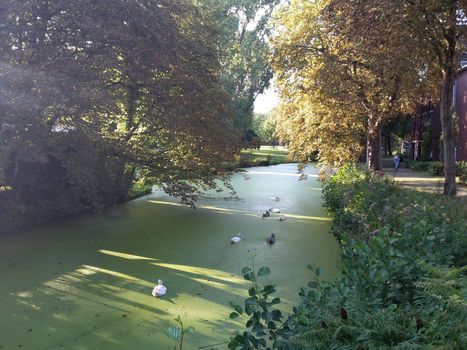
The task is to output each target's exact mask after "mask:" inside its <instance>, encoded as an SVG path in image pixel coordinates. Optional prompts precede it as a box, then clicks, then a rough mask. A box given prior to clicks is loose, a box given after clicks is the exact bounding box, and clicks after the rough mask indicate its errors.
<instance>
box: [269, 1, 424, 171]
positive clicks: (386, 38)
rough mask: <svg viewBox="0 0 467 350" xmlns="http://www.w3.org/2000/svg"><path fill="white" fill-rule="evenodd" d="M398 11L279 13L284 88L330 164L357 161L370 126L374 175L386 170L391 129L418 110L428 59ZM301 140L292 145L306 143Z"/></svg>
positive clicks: (356, 6)
mask: <svg viewBox="0 0 467 350" xmlns="http://www.w3.org/2000/svg"><path fill="white" fill-rule="evenodd" d="M399 7H400V3H399V2H398V1H389V0H378V1H371V2H368V1H344V0H319V1H314V2H308V1H303V0H293V1H291V3H290V5H289V6H286V7H285V8H284V9H283V10H282V11H280V12H279V13H278V16H277V24H278V28H279V29H280V32H279V34H278V35H277V37H275V39H274V41H273V44H274V58H273V67H274V69H275V72H276V73H277V76H278V79H277V81H278V85H279V88H280V90H281V93H282V96H283V100H284V103H286V104H290V103H292V104H295V105H296V106H295V107H293V108H292V109H294V110H295V113H298V115H300V117H298V119H297V120H298V122H299V124H302V125H304V126H303V128H306V129H307V130H310V131H312V134H311V135H312V138H313V139H310V140H309V142H311V145H312V146H311V148H312V149H313V150H315V151H317V152H318V156H319V159H320V160H321V161H323V162H326V163H332V164H339V163H341V162H343V161H347V160H354V161H355V160H356V159H357V158H358V157H359V156H360V154H359V153H358V151H359V150H360V149H361V143H362V135H361V133H360V130H361V128H362V126H364V128H365V129H366V131H365V134H366V138H367V141H366V149H367V157H366V158H367V165H368V168H369V169H372V170H381V129H382V126H383V123H384V121H385V120H389V119H391V118H394V117H395V116H397V115H398V114H400V113H404V112H408V111H410V110H412V109H413V108H414V106H415V102H416V100H417V98H416V97H417V95H418V94H419V87H420V81H421V80H422V79H423V77H422V76H421V75H420V71H421V68H420V67H421V57H422V54H421V53H420V52H419V51H417V50H414V45H415V42H414V41H413V40H410V36H409V34H407V31H406V29H407V23H406V22H407V21H406V19H405V16H404V13H403V12H402V11H400V9H399ZM302 108H303V109H302ZM286 127H287V126H286ZM333 133H336V137H333V136H332V135H333ZM294 136H296V135H292V138H291V143H292V144H293V143H294V142H296V141H298V142H303V141H302V139H301V138H297V139H295V138H294ZM336 145H338V146H337V147H336ZM296 148H297V149H298V147H296ZM309 151H310V149H307V153H309ZM352 152H357V153H355V154H353V155H352V154H351V153H352Z"/></svg>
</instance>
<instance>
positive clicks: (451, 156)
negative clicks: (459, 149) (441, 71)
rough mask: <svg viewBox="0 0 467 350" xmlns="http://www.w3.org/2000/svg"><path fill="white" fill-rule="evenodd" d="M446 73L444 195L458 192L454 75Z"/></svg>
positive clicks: (443, 111)
mask: <svg viewBox="0 0 467 350" xmlns="http://www.w3.org/2000/svg"><path fill="white" fill-rule="evenodd" d="M448 75H449V73H445V77H444V81H443V88H442V91H441V127H442V130H443V145H444V150H443V151H444V195H446V196H454V195H455V194H456V159H455V146H456V145H455V137H454V130H453V125H452V112H453V111H452V99H453V91H452V84H453V76H451V77H449V76H448Z"/></svg>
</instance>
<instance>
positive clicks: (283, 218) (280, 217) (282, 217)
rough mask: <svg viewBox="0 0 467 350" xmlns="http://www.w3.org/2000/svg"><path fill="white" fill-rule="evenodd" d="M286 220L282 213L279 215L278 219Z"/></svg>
mask: <svg viewBox="0 0 467 350" xmlns="http://www.w3.org/2000/svg"><path fill="white" fill-rule="evenodd" d="M285 220H287V218H286V217H285V215H284V214H282V215H281V216H279V221H285Z"/></svg>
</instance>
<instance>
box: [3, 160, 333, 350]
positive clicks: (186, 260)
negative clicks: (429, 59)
mask: <svg viewBox="0 0 467 350" xmlns="http://www.w3.org/2000/svg"><path fill="white" fill-rule="evenodd" d="M296 172H297V171H296V165H293V164H283V165H279V166H272V167H258V168H252V169H250V170H248V171H247V172H246V173H243V174H236V175H235V176H234V178H233V185H234V187H235V189H236V191H237V194H238V197H239V198H238V199H231V198H230V199H226V197H227V196H228V194H226V193H211V194H208V195H206V196H205V197H203V198H202V199H201V200H200V201H199V203H198V204H197V206H198V209H197V210H193V209H190V208H188V207H185V206H181V205H180V204H178V201H177V200H176V199H173V198H170V197H168V196H166V195H164V194H163V193H160V192H156V193H153V194H151V195H149V196H145V197H142V198H140V199H137V200H135V201H132V202H129V203H126V204H124V205H121V206H117V207H114V208H111V209H109V210H108V211H106V212H104V213H101V214H97V215H90V216H82V217H79V218H76V219H73V220H69V221H66V222H62V223H59V224H53V225H47V226H42V227H40V228H38V229H34V230H30V231H28V232H25V233H21V234H17V235H10V236H5V237H0V276H1V280H0V349H134V350H139V349H156V350H157V349H168V348H173V345H174V342H173V341H172V340H170V339H169V338H168V337H167V336H166V335H165V331H166V330H167V328H168V327H169V326H170V325H173V324H174V322H173V319H174V318H175V317H177V316H178V315H180V316H181V318H182V320H183V321H184V323H185V325H187V326H193V327H195V329H196V333H194V334H189V335H187V337H186V339H185V344H184V349H197V348H199V347H201V346H206V345H210V344H215V343H219V342H223V341H227V340H228V338H229V336H230V334H231V333H232V331H233V330H234V329H236V328H238V327H240V326H241V325H242V324H244V320H242V319H237V320H230V319H229V317H228V316H229V314H230V312H231V311H232V310H231V309H230V307H229V304H228V303H229V301H237V302H242V300H243V299H244V298H245V297H246V296H247V288H248V283H247V282H246V281H244V280H243V278H242V277H241V274H240V270H241V268H242V267H243V266H246V265H248V264H249V258H250V257H251V256H252V255H254V256H255V265H256V266H257V267H259V266H264V265H266V266H269V267H270V268H271V269H272V275H271V276H269V277H268V279H267V280H266V281H271V282H272V283H274V284H276V285H277V290H278V292H277V295H278V296H280V297H281V298H282V300H283V302H284V305H283V306H282V307H283V308H285V309H287V308H288V309H290V308H291V306H292V304H293V303H296V302H298V301H299V297H298V291H299V288H300V287H301V286H304V285H306V283H307V282H308V281H309V280H310V278H311V272H310V271H309V270H308V269H307V268H306V265H307V264H309V263H313V264H316V265H319V266H322V267H324V270H325V271H326V273H325V277H328V278H332V277H333V276H335V274H336V273H337V264H338V261H339V251H338V246H337V242H336V241H335V240H334V238H333V237H332V235H331V234H329V233H328V230H329V226H330V223H331V222H330V221H331V220H330V218H329V217H328V216H327V214H326V212H325V211H324V210H323V209H322V208H321V204H322V201H321V190H320V187H319V183H318V182H317V181H316V176H315V175H313V174H314V169H312V168H309V169H308V172H309V173H310V177H309V179H308V180H307V181H298V175H297V174H296ZM273 196H279V198H280V200H279V201H278V202H276V201H273V200H271V199H270V197H273ZM270 207H277V208H279V209H280V210H281V212H282V213H284V214H285V215H287V220H286V221H285V222H280V221H279V220H278V214H274V215H272V216H271V217H270V218H265V219H263V218H261V212H264V211H265V210H266V209H268V208H270ZM237 232H241V233H242V241H241V242H240V243H239V244H235V245H232V244H230V243H229V240H230V237H232V236H233V235H234V234H235V233H237ZM272 232H276V233H277V235H276V236H277V243H276V244H275V245H273V246H268V245H267V244H266V242H265V238H266V237H267V236H268V235H269V234H270V233H272ZM158 278H161V279H162V280H163V281H164V284H165V285H166V286H167V288H168V292H167V294H166V295H165V296H164V297H163V298H157V299H156V298H154V297H152V296H151V291H152V288H153V287H154V285H155V284H156V282H157V279H158ZM266 281H265V282H266ZM216 348H219V349H223V348H226V346H225V345H224V346H217V347H216Z"/></svg>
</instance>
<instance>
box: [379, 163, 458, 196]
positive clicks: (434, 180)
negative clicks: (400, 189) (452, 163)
mask: <svg viewBox="0 0 467 350" xmlns="http://www.w3.org/2000/svg"><path fill="white" fill-rule="evenodd" d="M383 170H384V172H385V173H386V174H387V175H391V176H394V179H395V180H396V181H397V182H398V183H399V184H400V185H401V186H405V187H410V188H415V189H417V190H420V191H427V192H433V193H439V194H442V193H443V183H444V179H443V177H437V176H432V175H429V174H427V173H422V172H417V171H413V170H410V169H406V168H401V169H399V170H398V171H397V173H395V172H394V170H393V169H392V168H384V169H383ZM457 195H458V196H459V197H466V198H467V186H465V185H460V184H458V185H457Z"/></svg>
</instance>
